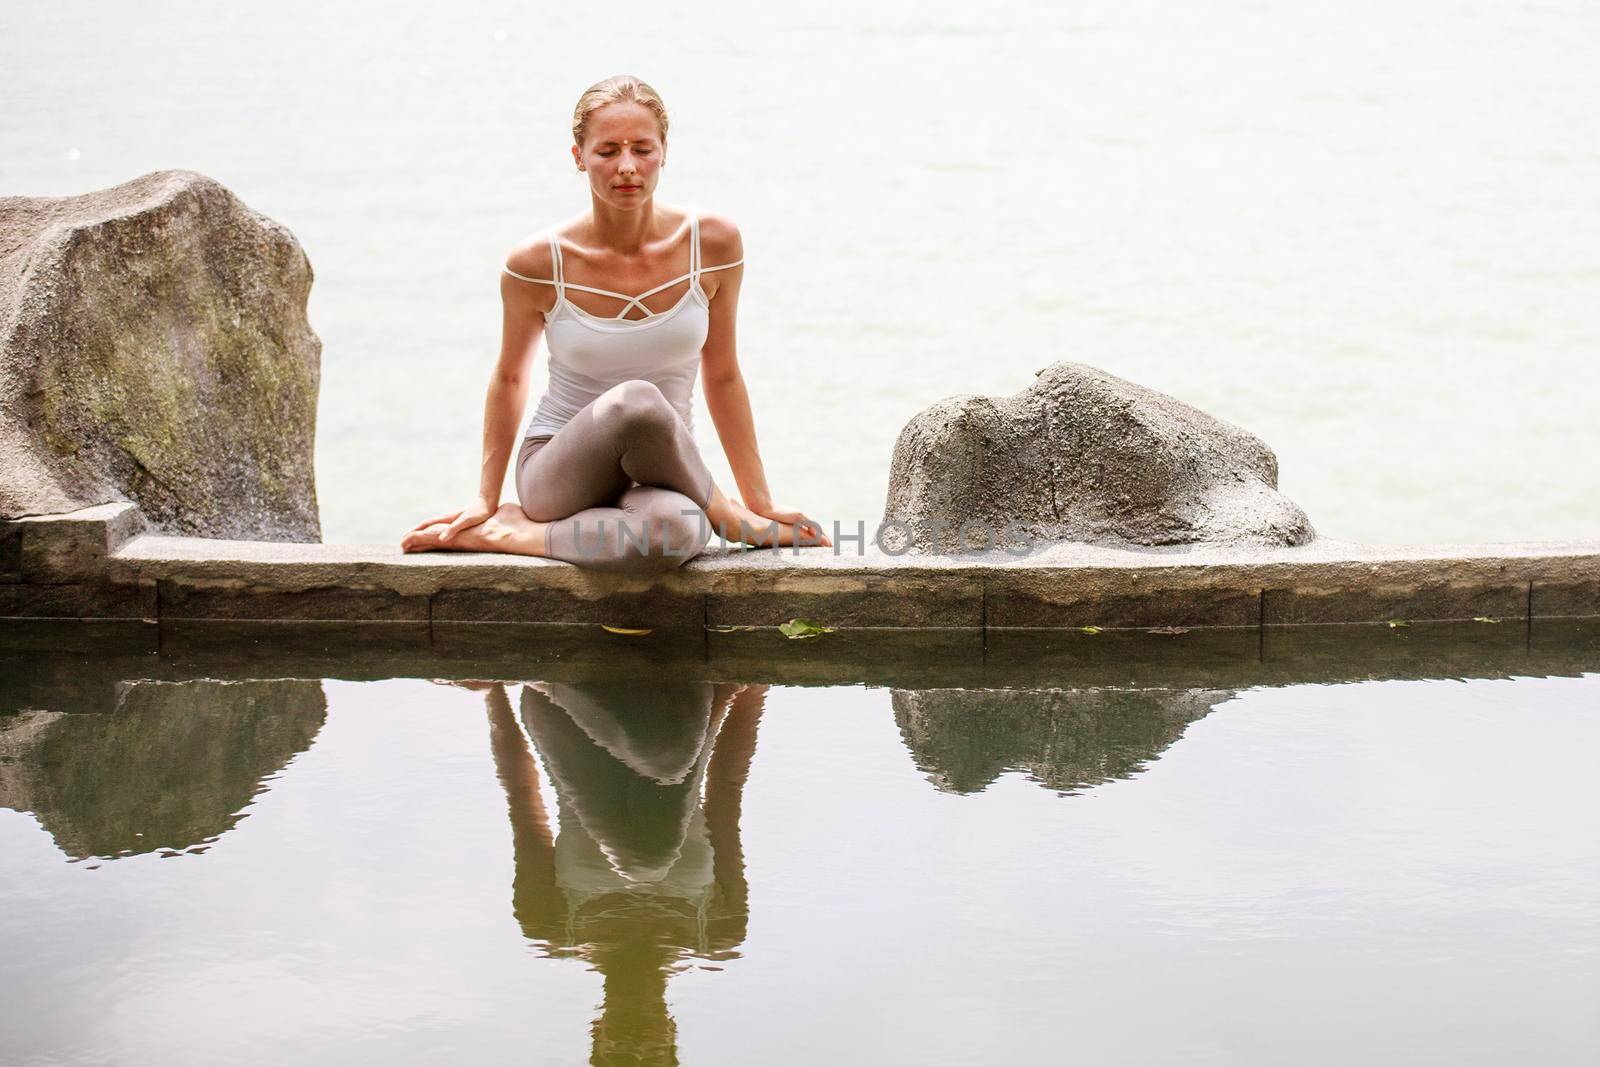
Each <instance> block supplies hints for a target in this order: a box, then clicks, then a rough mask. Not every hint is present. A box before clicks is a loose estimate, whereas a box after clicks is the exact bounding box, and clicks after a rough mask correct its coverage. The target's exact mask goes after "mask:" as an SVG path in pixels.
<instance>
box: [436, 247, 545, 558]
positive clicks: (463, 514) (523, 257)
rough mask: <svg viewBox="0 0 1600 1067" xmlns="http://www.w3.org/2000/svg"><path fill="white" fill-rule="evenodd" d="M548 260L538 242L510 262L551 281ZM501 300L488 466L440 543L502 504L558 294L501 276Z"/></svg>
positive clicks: (487, 412) (489, 398)
mask: <svg viewBox="0 0 1600 1067" xmlns="http://www.w3.org/2000/svg"><path fill="white" fill-rule="evenodd" d="M541 260H542V262H541ZM549 260H550V254H549V251H548V249H545V248H544V246H543V245H542V244H540V243H535V244H534V245H533V246H532V247H529V248H526V249H519V250H517V251H515V252H513V253H512V254H511V257H510V261H509V262H510V266H511V269H512V270H515V271H516V272H517V273H518V274H527V275H528V276H529V277H534V278H537V277H549V274H550V262H549ZM500 302H501V308H502V315H501V328H500V358H499V359H498V360H496V361H495V367H494V373H493V374H492V375H491V376H490V378H489V391H488V393H487V395H486V396H485V397H484V401H483V462H482V464H481V465H480V466H479V470H478V495H477V498H476V499H475V500H474V501H473V502H472V503H471V504H469V505H467V506H466V507H465V508H463V509H461V511H459V512H457V513H456V514H455V515H454V516H452V517H451V518H450V519H449V520H448V521H449V523H450V526H449V528H448V529H446V530H445V531H444V532H443V533H442V534H440V535H439V540H440V541H449V540H450V539H451V538H453V537H454V536H455V535H456V533H458V532H459V531H461V530H464V529H467V528H468V527H472V526H476V525H478V524H479V523H481V522H483V520H485V519H487V518H488V517H489V516H490V515H493V514H494V512H495V509H496V508H498V507H499V506H500V488H501V486H502V485H504V484H505V479H506V467H507V465H508V464H509V463H510V461H511V453H512V450H513V449H514V448H515V447H516V436H517V424H518V422H519V421H520V420H521V418H522V412H523V408H524V407H526V406H527V403H528V379H529V377H530V375H531V373H532V371H533V359H534V354H535V353H536V352H537V351H538V349H539V339H540V338H541V337H543V336H544V312H545V311H547V310H549V308H550V307H551V306H553V304H554V302H555V291H554V289H553V288H551V287H550V286H545V285H538V284H535V283H532V282H525V281H522V280H521V279H519V278H513V277H511V276H510V275H509V274H505V273H502V274H501V275H500Z"/></svg>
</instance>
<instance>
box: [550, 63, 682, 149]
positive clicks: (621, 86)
mask: <svg viewBox="0 0 1600 1067" xmlns="http://www.w3.org/2000/svg"><path fill="white" fill-rule="evenodd" d="M618 100H630V101H632V102H633V103H635V104H640V105H642V106H644V107H647V108H649V109H650V112H651V114H653V115H655V117H656V128H657V129H659V130H660V131H661V139H662V140H663V141H665V140H666V139H667V105H666V104H664V103H662V102H661V94H660V93H658V92H656V91H655V90H654V89H652V88H650V86H648V85H646V84H645V83H644V82H642V81H640V80H639V79H638V78H635V77H634V76H633V75H632V74H616V75H613V76H611V77H609V78H606V79H605V80H604V81H597V82H595V83H594V84H593V85H591V86H589V88H587V89H585V90H584V91H583V95H582V96H580V97H578V106H577V107H575V108H573V109H572V140H573V143H574V144H576V145H578V147H580V148H581V147H583V138H584V135H585V134H586V133H587V132H588V128H589V117H590V116H591V115H593V114H594V113H595V112H596V111H599V110H600V109H601V108H603V107H605V106H606V105H607V104H614V103H616V102H617V101H618Z"/></svg>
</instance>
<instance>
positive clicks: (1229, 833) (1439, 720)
mask: <svg viewBox="0 0 1600 1067" xmlns="http://www.w3.org/2000/svg"><path fill="white" fill-rule="evenodd" d="M277 633H278V634H280V635H283V634H285V633H286V632H285V631H281V630H280V631H277ZM1102 636H1105V635H1102ZM752 640H754V639H752ZM762 640H763V641H765V640H766V639H765V638H763V639H762ZM827 640H828V639H819V640H818V641H815V642H809V643H804V644H803V645H802V644H801V643H795V644H794V645H790V646H787V647H788V648H789V651H788V652H782V651H781V649H782V647H784V646H783V645H782V643H781V642H779V643H778V644H771V643H770V642H769V643H768V644H759V645H757V646H756V647H755V648H753V649H752V650H751V651H752V652H753V654H754V658H753V660H752V659H751V658H749V657H746V656H745V653H744V652H741V648H740V645H739V644H737V643H723V644H719V645H718V646H717V647H715V648H712V647H709V646H708V647H707V648H706V649H705V650H704V654H703V655H699V656H698V657H697V656H696V655H694V654H686V655H677V654H674V655H671V656H662V657H656V656H654V655H653V654H652V653H651V652H650V650H649V647H648V646H640V645H624V644H622V643H620V642H610V643H608V644H606V645H602V646H578V645H567V646H562V647H557V646H555V645H553V644H548V643H547V645H546V646H543V647H541V646H539V645H537V644H528V645H525V646H524V647H523V648H522V650H521V651H520V652H508V651H502V652H501V653H499V654H491V653H489V652H487V651H484V650H481V649H479V650H474V649H473V648H471V647H469V646H467V645H464V644H457V645H455V646H454V647H453V648H445V647H444V646H443V645H442V644H440V643H439V642H438V641H435V642H434V643H433V644H431V645H428V646H427V647H422V646H418V647H417V648H413V649H411V650H410V651H407V650H405V649H403V648H397V649H394V650H391V653H392V654H388V655H389V658H383V657H377V658H374V657H371V656H368V657H366V658H365V659H363V658H362V656H359V655H355V654H350V653H343V652H338V651H337V650H334V649H331V648H327V647H323V644H322V642H321V640H320V639H318V638H317V637H315V635H312V636H310V637H303V638H300V639H297V640H287V639H279V640H275V641H273V642H271V643H270V644H269V643H263V644H262V645H261V646H259V647H258V649H257V651H256V652H255V653H254V654H248V652H247V650H245V649H244V646H240V645H236V646H234V647H232V648H226V647H222V648H219V647H215V646H214V647H211V648H209V649H207V648H204V647H189V646H185V645H184V644H182V643H181V642H174V641H173V640H171V638H170V635H163V637H162V640H161V643H160V647H159V649H144V650H139V649H132V650H127V649H125V650H123V652H122V653H120V655H121V658H120V659H117V658H116V657H115V656H112V655H110V653H109V652H107V653H105V654H102V655H98V656H93V657H86V656H84V655H82V654H75V653H70V652H60V651H55V652H49V653H40V652H34V653H30V654H29V655H28V656H27V657H26V658H24V657H23V656H21V655H17V654H13V655H8V656H3V657H0V659H3V660H4V665H5V667H6V671H5V683H4V685H3V686H0V694H3V696H4V700H5V703H4V714H0V808H5V809H11V810H0V900H4V902H5V906H4V907H3V908H0V943H3V944H4V945H5V949H6V951H5V952H4V953H0V1003H4V1004H5V1006H6V1007H5V1010H4V1012H3V1013H0V1047H3V1048H5V1049H6V1057H5V1058H6V1060H7V1062H8V1063H27V1064H31V1063H131V1062H160V1063H197V1064H198V1063H215V1062H225V1061H226V1062H242V1063H269V1062H284V1061H285V1060H292V1061H294V1062H297V1063H349V1062H391V1061H392V1062H404V1063H422V1062H430V1063H432V1062H478V1061H487V1060H489V1059H491V1058H493V1059H495V1060H500V1059H508V1058H516V1059H518V1060H520V1061H523V1062H536V1063H560V1064H565V1063H583V1062H588V1061H589V1060H590V1058H591V1056H593V1057H595V1059H596V1062H644V1063H665V1062H675V1060H674V1057H677V1058H678V1059H681V1061H682V1062H685V1063H694V1064H700V1063H727V1064H735V1063H773V1064H790V1063H793V1064H814V1063H845V1062H849V1063H918V1064H924V1063H925V1064H967V1063H973V1064H976V1063H1000V1062H1035V1061H1039V1060H1045V1059H1051V1060H1053V1059H1057V1058H1060V1057H1061V1056H1062V1055H1064V1054H1065V1053H1064V1051H1063V1050H1064V1049H1066V1048H1069V1047H1070V1049H1071V1051H1072V1054H1073V1055H1074V1056H1075V1057H1081V1058H1084V1059H1087V1060H1097V1061H1111V1062H1133V1063H1185V1064H1187V1063H1196V1062H1200V1063H1263V1064H1265V1063H1284V1062H1296V1063H1330V1064H1331V1063H1349V1062H1360V1063H1396V1064H1399V1063H1405V1064H1417V1063H1439V1064H1445V1063H1449V1064H1460V1063H1483V1064H1502V1063H1508V1062H1525V1063H1540V1064H1587V1063H1593V1062H1594V1061H1595V1059H1596V1057H1597V1056H1600V1007H1597V1005H1600V906H1597V905H1600V778H1597V777H1596V776H1595V774H1594V773H1593V771H1594V753H1595V751H1596V750H1597V749H1600V673H1596V671H1597V668H1600V644H1597V643H1596V638H1595V634H1594V633H1593V632H1592V631H1590V632H1589V633H1588V634H1587V635H1584V636H1581V637H1580V638H1579V639H1578V640H1575V641H1572V640H1569V641H1566V642H1565V643H1562V642H1554V643H1552V642H1551V641H1549V640H1547V639H1545V638H1544V637H1543V636H1542V635H1538V634H1534V635H1528V634H1525V633H1520V632H1515V631H1507V632H1495V633H1489V632H1488V630H1487V629H1484V633H1483V634H1482V635H1479V636H1477V637H1473V638H1472V639H1471V642H1469V643H1468V644H1466V645H1461V644H1459V643H1458V639H1457V638H1455V637H1451V638H1449V639H1448V640H1445V641H1434V643H1433V644H1431V645H1430V644H1429V641H1432V640H1433V639H1432V638H1430V637H1429V636H1428V634H1427V633H1426V632H1424V631H1413V632H1410V633H1404V634H1388V633H1385V634H1381V635H1364V636H1362V637H1361V639H1360V640H1361V642H1364V643H1360V644H1348V643H1346V644H1338V643H1335V644H1323V645H1314V644H1313V645H1307V644H1305V643H1304V642H1303V640H1302V639H1299V638H1296V639H1295V640H1296V641H1300V642H1301V643H1300V644H1298V645H1296V644H1294V643H1293V642H1291V643H1290V644H1289V645H1288V646H1284V645H1283V644H1282V643H1281V642H1279V641H1278V640H1276V639H1275V640H1274V642H1270V643H1265V644H1260V645H1256V644H1254V641H1255V638H1254V635H1251V636H1250V643H1249V644H1246V643H1242V642H1240V641H1238V640H1237V639H1236V638H1235V637H1230V636H1228V635H1221V636H1218V635H1200V634H1196V635H1190V636H1186V637H1181V638H1176V639H1167V640H1166V641H1165V642H1164V643H1159V644H1150V643H1146V644H1135V645H1130V644H1126V643H1124V644H1122V645H1115V646H1114V647H1110V649H1109V651H1110V652H1111V653H1114V654H1111V655H1102V654H1101V652H1100V651H1098V650H1101V649H1106V648H1107V647H1108V646H1107V645H1106V644H1104V643H1101V642H1099V641H1098V639H1095V640H1090V639H1088V638H1083V637H1073V638H1060V639H1052V640H1056V641H1058V643H1057V644H1055V645H1051V646H1048V647H1047V646H1042V645H1041V646H1031V647H1029V648H1027V649H1024V648H1022V647H1020V646H1019V647H1015V648H1011V649H1009V650H1008V649H1005V648H999V647H991V648H990V649H989V650H988V651H987V652H986V651H984V650H982V649H977V650H971V649H969V650H967V652H965V653H960V654H952V655H947V656H945V657H943V658H942V660H941V661H938V662H935V661H931V660H929V661H923V662H920V663H919V662H918V661H916V660H914V659H907V658H904V657H900V658H897V657H896V656H895V655H893V654H891V653H890V652H888V651H886V650H885V649H883V648H881V647H880V648H876V649H874V648H850V647H848V646H846V645H843V644H840V645H836V646H834V647H833V648H832V649H830V647H829V646H828V645H826V644H825V643H824V642H825V641H827ZM1145 640H1146V642H1148V639H1145ZM1473 642H1475V643H1473ZM423 644H424V645H427V642H425V641H424V643H423ZM295 645H298V647H299V651H292V650H291V646H295ZM641 649H642V650H641ZM775 650H777V651H775ZM680 651H681V650H680ZM252 655H253V658H252ZM407 656H410V657H411V658H412V661H413V663H414V666H415V667H416V668H417V669H419V670H423V671H428V672H434V671H437V672H439V673H441V674H445V673H454V674H455V675H457V676H458V677H460V676H463V675H464V672H470V671H473V670H482V671H484V672H485V673H486V674H496V675H502V676H503V675H504V674H505V673H506V672H505V668H507V667H508V666H510V665H511V664H513V663H514V662H517V661H519V660H520V662H522V663H523V664H524V666H526V667H528V668H529V671H530V673H529V674H528V676H529V677H537V678H540V679H541V680H539V681H517V682H502V683H487V682H477V683H474V682H470V681H467V682H458V683H457V684H444V683H443V682H429V681H426V680H421V679H417V678H400V679H388V680H363V679H366V678H367V677H368V676H369V675H374V674H381V672H382V671H384V670H386V669H392V665H393V664H395V663H400V662H403V661H404V659H405V657H407ZM474 656H476V657H478V658H477V659H476V660H474V659H473V658H472V657H474ZM753 661H760V662H762V663H765V664H766V666H765V667H764V668H761V669H759V670H752V668H751V667H750V666H749V664H750V662H753ZM318 663H322V664H324V668H323V669H324V670H326V671H327V672H328V673H331V674H336V675H339V677H334V678H329V679H325V680H318V679H317V678H315V677H311V678H307V677H304V675H303V674H301V673H300V672H303V671H304V670H306V669H307V668H308V667H312V666H315V665H316V664H318ZM1471 663H1476V664H1478V666H1477V667H1476V668H1472V669H1469V670H1467V671H1465V672H1464V673H1466V674H1467V675H1469V676H1468V677H1453V678H1452V677H1447V676H1445V675H1448V674H1450V673H1453V672H1455V671H1457V670H1459V669H1460V668H1461V667H1462V666H1463V665H1466V664H1471ZM741 664H742V665H741ZM647 667H649V669H648V670H647V669H646V668H647ZM619 668H620V669H619ZM1030 671H1043V672H1045V673H1047V674H1050V675H1053V676H1054V684H1033V685H1008V684H1003V683H1005V682H1007V681H1011V682H1015V681H1017V680H1019V679H1023V678H1025V677H1027V676H1028V672H1030ZM1428 671H1442V672H1444V673H1443V675H1441V676H1440V677H1437V678H1429V677H1418V673H1419V672H1423V673H1426V672H1428ZM251 672H255V673H257V674H259V677H255V678H251V677H247V675H249V674H250V673H251ZM297 675H298V676H297ZM919 676H920V677H922V678H923V679H924V685H925V686H926V687H916V686H914V685H908V684H907V683H908V682H912V681H913V680H914V679H915V678H917V677H919ZM851 677H854V678H856V679H857V681H855V682H853V683H848V682H846V681H845V679H849V678H851ZM619 678H621V679H624V680H620V681H619V680H618V679H619ZM759 678H766V679H769V680H765V681H763V680H752V679H759ZM806 678H810V679H811V680H812V681H813V683H822V682H825V683H829V684H799V683H800V681H802V680H804V679H806ZM1295 678H1300V679H1302V681H1299V682H1295V681H1293V679H1295ZM771 679H777V680H771ZM1252 679H1254V680H1256V682H1257V683H1258V684H1251V683H1252ZM985 681H987V682H989V683H990V684H974V683H983V682H985ZM957 682H965V683H967V684H965V685H955V684H952V683H957ZM629 1057H637V1059H633V1058H629Z"/></svg>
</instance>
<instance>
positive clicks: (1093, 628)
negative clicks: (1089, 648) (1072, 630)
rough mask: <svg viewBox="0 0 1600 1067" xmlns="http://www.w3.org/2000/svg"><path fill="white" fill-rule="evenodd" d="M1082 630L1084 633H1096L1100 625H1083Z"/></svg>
mask: <svg viewBox="0 0 1600 1067" xmlns="http://www.w3.org/2000/svg"><path fill="white" fill-rule="evenodd" d="M1083 632H1084V633H1086V634H1097V633H1099V632H1100V627H1098V626H1085V627H1083Z"/></svg>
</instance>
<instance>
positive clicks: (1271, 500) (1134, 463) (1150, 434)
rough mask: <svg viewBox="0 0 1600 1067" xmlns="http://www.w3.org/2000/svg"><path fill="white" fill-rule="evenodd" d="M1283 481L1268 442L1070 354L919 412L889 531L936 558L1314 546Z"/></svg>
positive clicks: (903, 435)
mask: <svg viewBox="0 0 1600 1067" xmlns="http://www.w3.org/2000/svg"><path fill="white" fill-rule="evenodd" d="M1277 485H1278V461H1277V457H1275V456H1274V455H1273V454H1272V450H1271V449H1269V448H1268V447H1267V446H1266V445H1265V444H1263V443H1262V442H1261V441H1260V440H1259V439H1258V438H1256V437H1254V436H1252V435H1251V434H1248V433H1246V432H1245V431H1243V430H1241V429H1239V428H1238V427H1237V426H1231V425H1229V424H1228V423H1226V422H1223V421H1222V420H1221V419H1216V418H1213V417H1211V416H1210V415H1207V414H1206V413H1205V412H1203V411H1199V410H1197V409H1195V408H1192V407H1190V406H1188V405H1187V404H1183V403H1180V402H1179V401H1177V400H1174V399H1173V398H1172V397H1170V396H1167V395H1166V394H1164V393H1158V392H1156V391H1155V390H1153V389H1146V388H1144V387H1143V386H1140V385H1135V384H1134V383H1132V382H1129V381H1126V380H1124V379H1122V378H1118V377H1116V376H1115V375H1112V374H1107V373H1106V372H1104V371H1101V370H1097V369H1095V368H1094V367H1089V366H1086V365H1084V364H1082V363H1067V362H1062V363H1056V364H1053V365H1051V366H1049V367H1046V368H1045V369H1044V370H1041V371H1039V372H1038V377H1037V380H1035V381H1034V383H1033V384H1032V385H1030V386H1029V387H1028V388H1027V389H1024V390H1023V391H1022V392H1020V393H1018V394H1016V395H1015V396H1010V397H983V396H958V397H952V398H950V399H948V400H943V401H940V402H939V403H937V404H935V405H933V406H932V407H930V408H928V409H927V410H925V411H923V412H921V413H920V414H918V415H916V416H915V417H914V418H912V420H911V421H910V422H909V423H907V424H906V426H905V428H904V429H903V430H901V431H900V437H899V439H898V440H897V441H896V442H895V447H894V459H893V462H892V464H891V466H890V471H889V496H888V502H887V503H886V505H885V508H884V527H883V529H882V532H881V538H882V541H883V544H884V547H885V548H887V549H889V550H890V551H900V550H904V549H905V548H906V547H908V544H909V546H910V547H915V548H916V549H920V550H922V551H928V552H958V551H962V550H964V549H977V548H982V547H1002V548H1012V549H1013V551H1019V552H1020V550H1021V548H1022V546H1026V545H1030V544H1033V543H1036V542H1039V541H1087V542H1095V543H1100V544H1110V545H1124V546H1127V545H1172V544H1184V543H1189V542H1199V541H1208V542H1211V541H1214V542H1246V543H1256V544H1263V545H1298V544H1303V543H1305V542H1307V541H1310V540H1311V539H1312V538H1313V537H1314V536H1315V532H1314V531H1313V530H1312V528H1311V523H1310V522H1309V521H1308V520H1307V518H1306V516H1305V513H1304V512H1303V511H1301V510H1300V508H1299V507H1297V506H1296V505H1295V504H1294V502H1293V501H1291V500H1289V499H1288V498H1287V497H1285V496H1283V495H1282V494H1281V493H1279V492H1278V490H1277ZM963 524H967V527H968V528H967V531H966V533H965V534H963V533H962V532H961V527H962V525H963ZM1012 524H1015V525H1012ZM1008 528H1009V529H1008Z"/></svg>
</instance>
